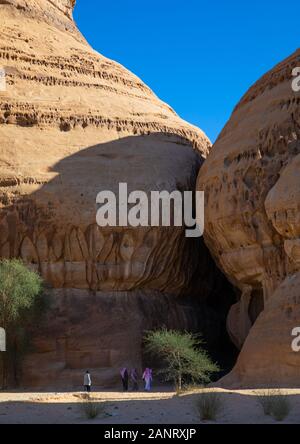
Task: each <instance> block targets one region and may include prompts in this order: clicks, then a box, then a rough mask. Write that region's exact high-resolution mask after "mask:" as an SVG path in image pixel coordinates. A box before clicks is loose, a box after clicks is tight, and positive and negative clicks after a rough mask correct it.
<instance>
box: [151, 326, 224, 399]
mask: <svg viewBox="0 0 300 444" xmlns="http://www.w3.org/2000/svg"><path fill="white" fill-rule="evenodd" d="M145 344H146V350H147V352H148V353H151V354H153V355H156V356H157V357H159V358H160V360H161V362H162V365H163V368H162V369H160V370H159V371H158V373H160V374H162V375H163V376H164V378H165V380H166V381H170V380H172V381H174V383H175V387H176V389H177V391H178V392H181V390H182V387H183V384H184V382H190V381H192V382H193V383H195V382H197V383H208V382H210V376H211V374H212V373H214V372H217V371H218V370H219V367H218V366H217V365H216V364H214V363H213V362H212V361H211V359H210V358H209V356H208V354H207V353H206V351H204V350H203V349H202V348H201V344H202V341H201V339H199V337H197V336H195V335H192V334H191V333H181V332H177V331H173V330H170V331H169V330H166V329H162V330H158V331H154V332H149V333H147V335H146V337H145Z"/></svg>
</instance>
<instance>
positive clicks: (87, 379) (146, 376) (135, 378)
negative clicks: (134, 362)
mask: <svg viewBox="0 0 300 444" xmlns="http://www.w3.org/2000/svg"><path fill="white" fill-rule="evenodd" d="M120 375H121V379H122V385H123V390H124V392H128V390H129V383H130V382H131V390H132V391H133V392H137V391H138V390H139V375H138V371H137V369H136V368H133V369H132V370H131V371H130V373H129V371H128V369H127V368H126V367H124V368H122V369H121V371H120ZM142 379H143V381H144V384H145V391H147V392H150V391H151V386H152V380H153V376H152V369H151V368H146V370H145V371H144V373H143V378H142ZM83 385H84V390H85V391H86V392H88V393H90V391H91V387H92V377H91V374H90V372H89V370H87V371H86V373H85V375H84V378H83Z"/></svg>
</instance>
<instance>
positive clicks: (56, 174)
mask: <svg viewBox="0 0 300 444" xmlns="http://www.w3.org/2000/svg"><path fill="white" fill-rule="evenodd" d="M73 6H74V2H73V1H67V0H65V1H55V0H51V1H50V0H26V1H25V0H24V1H22V0H7V1H0V29H1V41H0V68H2V69H4V71H5V76H6V86H7V88H6V90H5V91H2V92H0V257H2V258H12V257H21V258H22V259H23V260H24V261H25V262H26V263H28V264H29V265H30V266H31V267H32V268H33V269H35V270H38V271H39V272H40V273H41V274H42V276H43V278H44V279H45V282H46V284H47V286H48V287H49V289H48V295H49V298H50V302H51V304H50V306H51V307H52V308H51V309H50V311H49V313H48V315H47V317H46V318H45V319H44V321H43V323H42V325H41V326H39V328H35V329H34V331H33V339H34V344H35V351H34V352H32V353H30V354H29V355H28V356H27V358H26V362H25V363H24V367H23V372H22V381H23V383H24V384H25V385H33V386H39V387H41V386H43V387H45V386H47V385H49V384H53V383H54V384H56V385H61V386H65V385H66V381H68V384H69V385H70V386H72V385H80V384H81V379H82V372H83V371H84V370H86V367H87V366H88V367H89V368H90V370H93V373H94V375H95V377H96V382H97V383H99V384H100V385H101V383H104V382H105V381H106V382H105V383H109V381H112V380H115V377H116V374H117V373H116V371H117V369H118V368H119V367H120V366H123V365H125V364H127V365H135V366H139V365H141V364H142V354H141V347H142V345H141V337H142V333H143V330H144V329H147V328H153V327H154V326H155V327H157V326H162V325H170V326H173V327H178V328H183V329H187V328H192V329H195V330H198V329H199V328H201V325H202V326H203V325H204V326H205V325H206V324H209V322H210V321H209V319H204V318H203V316H202V318H201V316H200V317H199V313H200V314H201V313H203V311H201V309H200V310H198V309H196V308H195V304H197V303H198V302H199V301H200V302H201V303H203V304H204V303H205V302H206V301H207V300H208V299H209V297H210V296H212V295H213V297H216V289H217V288H219V287H220V286H221V285H222V282H224V278H223V277H222V275H221V274H220V273H217V271H216V269H215V266H214V264H213V263H212V261H211V258H210V255H209V253H208V252H207V250H206V248H205V247H204V245H203V243H201V241H200V240H199V241H195V240H190V239H186V238H185V236H184V230H183V229H181V228H174V227H173V228H172V227H170V228H163V227H153V228H149V229H148V228H136V229H132V228H125V227H124V228H114V227H107V228H105V229H100V228H99V227H98V226H97V225H96V210H97V207H96V196H97V194H98V193H99V192H100V191H104V190H110V191H115V192H116V193H117V192H118V184H119V183H123V182H125V183H127V184H128V190H129V192H130V191H133V190H141V191H145V192H146V193H147V194H148V195H149V193H150V191H152V190H153V191H162V190H166V191H169V192H172V191H175V190H179V191H185V190H187V191H190V190H195V187H196V180H197V175H198V172H199V168H200V167H201V165H202V163H203V161H204V159H205V158H206V156H207V154H208V151H209V149H210V142H209V140H208V139H207V137H206V136H205V135H204V133H203V132H202V131H201V130H199V129H198V128H196V127H193V126H192V125H189V124H187V123H186V122H184V121H183V120H181V119H180V118H179V117H178V116H177V115H176V113H175V112H174V111H173V110H172V109H171V108H170V107H169V106H168V105H166V104H165V103H163V102H162V101H161V100H159V99H158V98H157V97H156V96H155V94H154V93H153V92H152V91H151V90H150V89H149V88H148V87H147V86H146V85H145V84H144V83H143V82H142V81H141V80H140V79H139V78H138V77H136V76H135V75H134V74H132V73H131V72H129V71H128V70H127V69H125V68H124V67H123V66H121V65H119V64H118V63H116V62H113V61H111V60H109V59H107V58H106V57H103V56H101V55H100V54H98V53H96V52H95V51H94V50H93V49H92V48H91V47H90V46H89V45H88V44H87V43H86V41H85V39H84V38H83V36H82V35H81V34H80V33H79V31H78V30H77V28H76V25H75V23H74V21H73V19H72V8H73ZM199 251H200V253H199ZM187 296H189V297H190V298H189V300H188V302H186V297H187ZM177 297H180V298H179V299H178V298H177ZM216 299H217V298H216ZM184 304H186V307H187V308H186V309H183V308H182V306H183V305H184ZM225 305H226V303H225ZM186 310H188V313H189V315H187V314H186ZM218 316H219V315H218ZM219 317H220V316H219ZM200 318H201V319H202V321H201V322H200V321H199V319H200ZM199 322H200V324H201V325H200V324H199ZM218 322H219V321H218ZM218 322H216V324H218ZM216 324H214V326H213V327H212V331H216V330H217V327H216ZM218 325H219V326H220V322H219V324H218ZM208 330H209V329H208ZM215 335H220V332H218V333H216V334H215ZM37 370H38V371H37Z"/></svg>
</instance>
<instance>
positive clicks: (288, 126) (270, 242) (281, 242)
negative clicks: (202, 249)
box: [198, 50, 300, 385]
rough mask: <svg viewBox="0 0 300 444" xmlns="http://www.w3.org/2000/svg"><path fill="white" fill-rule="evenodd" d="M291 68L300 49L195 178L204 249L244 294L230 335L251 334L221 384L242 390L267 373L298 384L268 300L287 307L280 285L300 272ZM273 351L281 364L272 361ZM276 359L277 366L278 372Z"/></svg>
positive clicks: (244, 105)
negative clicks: (201, 193)
mask: <svg viewBox="0 0 300 444" xmlns="http://www.w3.org/2000/svg"><path fill="white" fill-rule="evenodd" d="M296 66H300V50H298V51H296V52H295V53H294V54H293V55H292V56H291V57H289V58H288V59H286V60H285V61H284V62H282V63H281V64H279V65H278V66H276V67H275V68H274V69H273V70H272V71H270V72H269V73H267V74H266V75H265V76H264V77H263V78H262V79H261V80H259V81H258V82H257V83H256V84H255V85H254V86H253V87H252V88H251V89H250V90H249V91H248V93H247V94H246V95H245V96H244V98H243V99H242V100H241V102H240V103H239V105H238V106H237V107H236V109H235V110H234V112H233V115H232V117H231V119H230V120H229V122H228V123H227V125H226V126H225V128H224V130H223V131H222V133H221V135H220V137H219V138H218V140H217V142H216V144H215V146H214V147H213V149H212V151H211V154H210V155H209V157H208V160H207V161H206V162H205V165H204V166H203V168H202V169H201V172H200V177H199V181H198V188H199V189H201V190H205V192H206V233H205V240H206V243H207V245H208V246H209V248H210V251H211V252H212V254H213V256H214V257H215V259H216V261H217V262H218V264H219V266H220V268H221V269H222V270H224V272H225V273H226V275H227V276H228V277H229V279H230V280H231V282H232V283H233V284H234V285H235V286H236V287H238V288H239V289H240V290H241V298H240V300H239V301H238V302H237V304H236V305H234V306H233V307H232V309H231V312H230V314H229V316H228V330H229V333H230V335H231V338H232V340H233V341H234V342H235V344H236V345H237V346H239V347H240V348H241V347H242V346H243V344H244V342H245V340H246V338H247V337H248V335H249V332H250V335H249V337H248V339H247V342H246V343H245V345H244V348H243V352H242V356H241V359H240V361H239V363H238V365H237V367H236V370H235V372H234V373H233V375H231V376H230V377H229V378H228V379H227V380H226V379H225V381H224V383H226V381H230V382H232V381H233V380H234V378H236V381H239V379H240V374H241V372H242V373H243V377H242V381H243V384H245V385H251V383H253V384H257V383H258V381H259V380H260V377H262V375H263V374H264V375H265V377H264V378H261V381H263V380H264V381H265V382H266V377H267V374H268V377H269V378H270V377H271V375H274V377H275V379H276V377H278V378H281V380H279V379H277V383H278V384H280V383H283V384H284V383H285V382H286V383H288V382H291V381H294V380H295V379H294V376H295V374H294V373H293V371H292V370H291V369H290V370H291V371H290V370H289V366H290V360H289V359H287V361H286V363H284V359H285V357H286V356H287V355H289V356H291V336H290V334H287V331H286V330H287V329H289V328H290V327H291V324H290V323H289V324H288V323H286V320H285V315H284V314H283V313H282V314H281V315H280V313H279V310H280V308H279V306H277V308H276V310H277V311H276V313H275V306H273V302H272V300H273V297H275V295H274V293H275V291H276V293H275V294H276V297H275V299H276V298H277V299H281V300H282V303H283V304H286V303H287V302H285V301H284V297H285V296H284V295H283V292H284V293H285V294H287V293H288V290H287V287H286V286H284V287H280V285H281V284H282V282H283V281H285V279H287V282H289V276H291V275H293V274H294V273H295V272H297V271H299V214H300V213H299V205H300V200H299V191H298V188H299V187H298V182H299V168H298V166H299V153H300V94H299V93H298V92H295V91H294V90H293V89H292V80H293V79H294V77H293V76H292V71H293V68H295V67H296ZM281 289H282V290H281ZM283 289H284V290H283ZM274 304H275V302H274ZM295 304H296V305H297V302H296V303H295ZM296 305H295V307H294V308H293V312H294V313H296V314H297V306H296ZM273 310H274V311H273ZM260 313H262V314H261V315H260V318H259V321H257V324H256V323H255V321H256V319H257V317H258V315H259V314H260ZM273 316H274V318H272V317H273ZM267 319H274V322H276V319H277V320H278V322H280V324H279V325H277V326H276V335H274V343H276V341H277V342H278V341H279V342H280V345H278V347H277V346H276V345H275V344H274V345H273V347H271V346H270V341H271V334H267V333H266V332H267V329H268V328H269V327H270V325H271V324H272V322H273V320H270V322H269V321H267ZM264 322H265V323H266V324H265V326H264ZM268 322H269V323H268ZM293 322H294V323H295V324H297V322H298V323H300V317H297V315H295V316H294V317H293ZM254 323H255V327H254V328H253V329H252V330H251V327H252V325H253V324H254ZM257 325H258V326H257ZM295 326H296V325H294V327H295ZM274 328H275V327H274ZM258 331H259V334H260V337H259V340H258ZM272 331H273V330H272ZM280 335H282V336H281V337H280ZM268 338H269V339H268ZM265 341H266V342H265ZM250 344H251V345H250ZM267 344H268V346H267ZM255 347H256V348H257V350H256V352H255V353H254V348H255ZM268 347H269V348H268ZM276 347H277V348H276ZM267 348H268V353H266V350H267ZM278 353H280V354H281V358H279V357H278V358H276V357H275V355H276V354H278ZM276 359H277V360H280V362H281V364H280V370H278V372H277V371H276V370H274V362H279V361H276ZM293 359H294V361H295V362H296V360H297V357H296V356H294V358H293ZM241 363H242V364H241ZM241 366H242V367H243V369H242V370H241ZM284 366H285V370H284ZM254 368H256V369H257V376H255V375H254V373H255V372H254ZM258 375H259V376H258Z"/></svg>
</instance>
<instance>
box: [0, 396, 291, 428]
mask: <svg viewBox="0 0 300 444" xmlns="http://www.w3.org/2000/svg"><path fill="white" fill-rule="evenodd" d="M217 391H219V392H220V393H221V396H222V399H223V410H222V412H221V413H220V415H219V417H218V420H217V422H218V423H227V424H230V423H234V424H238V423H248V424H262V423H275V422H276V421H274V420H273V419H272V418H270V417H266V416H265V415H264V414H263V411H262V408H261V406H260V404H259V403H258V402H257V399H256V396H255V395H256V394H257V393H259V391H253V390H243V391H226V390H218V389H217ZM284 393H285V394H289V396H290V402H291V405H292V410H291V413H290V415H289V417H288V418H287V419H286V420H285V421H284V423H299V422H300V390H284ZM197 396H199V394H198V392H197V391H194V392H190V393H187V394H184V395H181V396H177V395H176V394H174V393H173V392H170V391H169V392H168V391H160V392H154V393H150V394H148V393H127V394H124V393H118V392H99V393H93V394H92V397H93V398H94V399H95V400H101V401H103V402H106V405H105V416H103V415H102V416H100V417H99V418H98V419H96V420H93V421H87V420H86V419H85V417H84V414H83V412H82V407H81V404H80V403H81V399H80V394H79V393H27V392H24V393H20V392H18V393H12V392H10V393H0V424H8V423H10V424H11V423H13V424H24V423H27V424H28V423H29V424H30V423H33V424H41V423H42V424H66V423H67V424H74V423H87V422H91V423H102V424H103V423H104V424H200V423H201V422H200V420H199V416H198V414H197V411H196V409H195V401H196V399H197Z"/></svg>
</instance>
